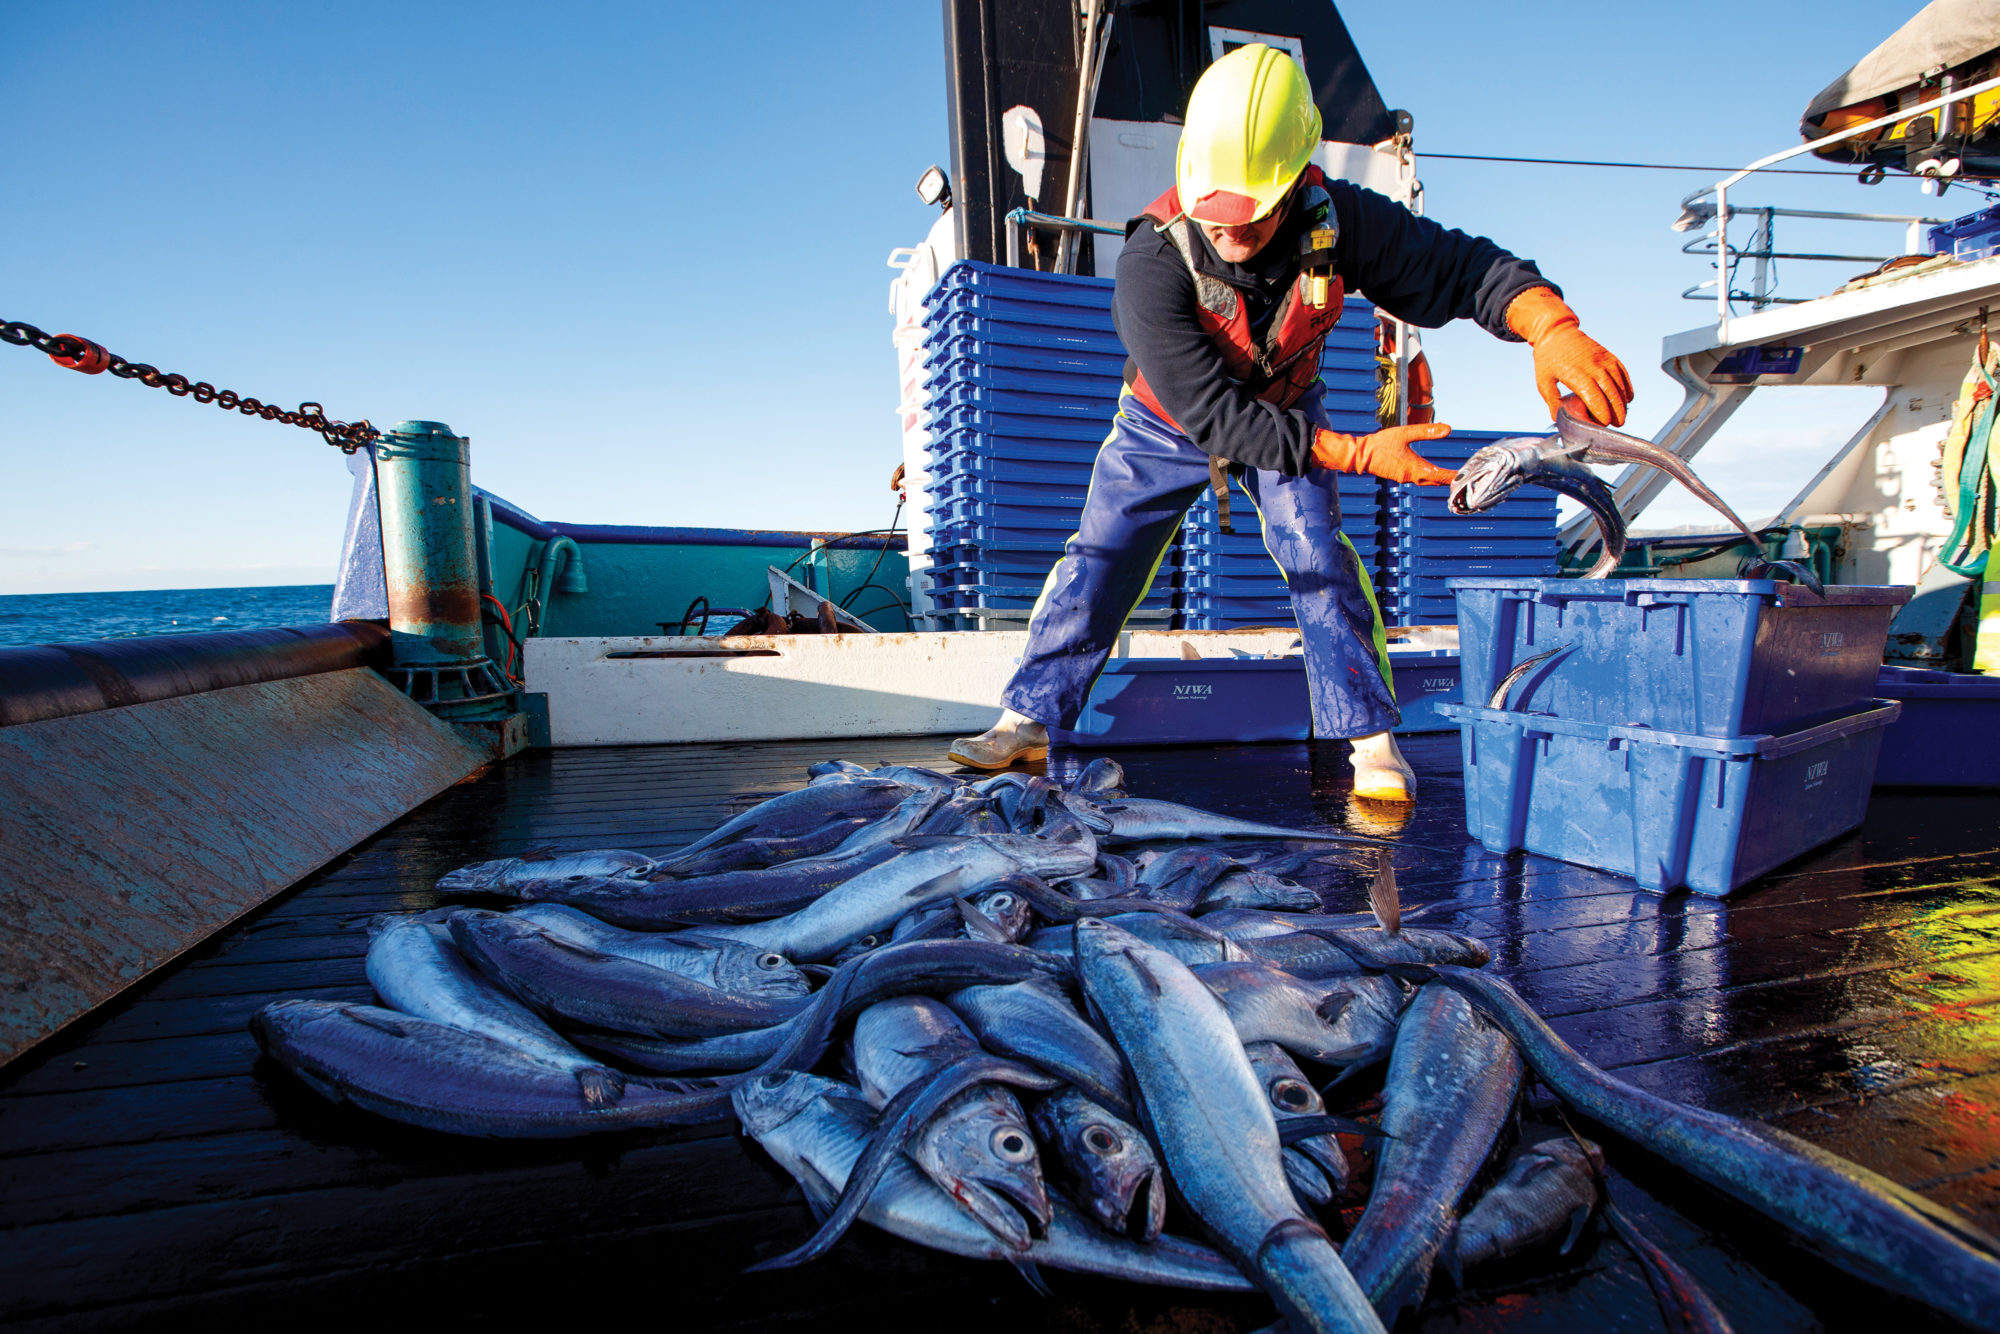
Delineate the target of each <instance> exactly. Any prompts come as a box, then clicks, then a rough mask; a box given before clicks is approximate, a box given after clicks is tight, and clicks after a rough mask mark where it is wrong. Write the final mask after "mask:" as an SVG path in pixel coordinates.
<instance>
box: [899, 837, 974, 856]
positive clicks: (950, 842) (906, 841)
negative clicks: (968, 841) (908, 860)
mask: <svg viewBox="0 0 2000 1334" xmlns="http://www.w3.org/2000/svg"><path fill="white" fill-rule="evenodd" d="M964 841H965V838H964V836H963V835H961V834H905V835H903V836H902V837H901V838H892V839H890V840H889V846H890V847H892V848H901V849H902V850H903V851H904V852H922V851H923V850H924V849H925V848H949V847H954V846H956V845H958V844H960V843H963V842H964Z"/></svg>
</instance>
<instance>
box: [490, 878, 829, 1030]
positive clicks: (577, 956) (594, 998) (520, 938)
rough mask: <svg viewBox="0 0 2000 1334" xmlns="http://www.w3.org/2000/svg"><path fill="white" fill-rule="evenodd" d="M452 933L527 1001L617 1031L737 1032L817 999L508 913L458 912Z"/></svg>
mask: <svg viewBox="0 0 2000 1334" xmlns="http://www.w3.org/2000/svg"><path fill="white" fill-rule="evenodd" d="M451 938H452V940H453V941H454V942H456V943H457V945H458V950H459V953H461V954H463V955H464V956H465V957H466V958H467V959H468V960H469V961H470V962H471V963H472V965H473V966H474V967H476V968H477V969H479V971H480V972H482V973H484V974H486V976H488V977H490V978H492V979H493V980H494V981H496V982H498V983H499V984H500V985H501V986H503V987H505V988H507V990H509V991H511V992H513V993H514V994H515V995H516V996H518V997H520V998H521V999H522V1000H524V1001H526V1002H527V1003H528V1004H529V1005H532V1006H534V1007H535V1008H536V1009H538V1010H540V1011H542V1012H543V1013H545V1014H554V1015H560V1016H562V1017H563V1018H565V1019H567V1020H570V1021H571V1022H573V1023H578V1024H585V1025H588V1026H589V1027H591V1028H599V1029H605V1030H608V1031H610V1032H614V1033H637V1034H641V1035H644V1036H649V1037H689V1038H692V1037H708V1036H711V1035H714V1034H718V1033H737V1032H743V1031H746V1030H750V1029H760V1028H768V1027H770V1026H772V1025H773V1024H777V1023H781V1022H783V1021H784V1020H786V1019H789V1018H792V1017H793V1016H795V1015H797V1014H799V1013H800V1012H801V1011H802V1010H804V1009H805V1007H806V1006H807V1005H809V1004H810V1003H811V1002H810V1000H809V999H808V998H806V997H803V996H793V997H783V998H777V999H767V998H764V997H759V996H745V995H739V994H737V993H735V992H729V991H723V990H721V989H720V988H717V987H710V986H705V985H703V984H702V983H700V982H696V981H694V980H693V979H692V978H688V977H684V976H682V975H681V974H679V973H675V972H670V971H668V970H667V969H665V968H656V967H654V966H653V965H651V964H647V963H641V962H639V961H638V960H637V959H629V958H622V957H620V956H618V955H615V954H604V953H601V952H599V951H597V950H594V949H590V948H588V947H586V946H583V945H578V944H575V943H574V942H572V941H568V940H565V939H563V938H562V937H560V936H556V935H553V934H551V933H550V932H549V931H547V930H545V929H544V928H542V927H540V926H537V925H535V924H534V923H533V922H528V921H523V920H520V919H517V918H515V917H514V916H513V915H511V914H507V913H496V912H485V911H482V910H477V909H475V910H472V911H468V912H457V913H453V914H452V916H451Z"/></svg>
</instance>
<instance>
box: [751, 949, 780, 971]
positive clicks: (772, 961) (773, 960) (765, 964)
mask: <svg viewBox="0 0 2000 1334" xmlns="http://www.w3.org/2000/svg"><path fill="white" fill-rule="evenodd" d="M757 966H758V967H759V968H783V967H784V966H785V956H784V955H782V954H779V953H777V952H775V951H773V952H772V953H770V954H760V955H758V956H757Z"/></svg>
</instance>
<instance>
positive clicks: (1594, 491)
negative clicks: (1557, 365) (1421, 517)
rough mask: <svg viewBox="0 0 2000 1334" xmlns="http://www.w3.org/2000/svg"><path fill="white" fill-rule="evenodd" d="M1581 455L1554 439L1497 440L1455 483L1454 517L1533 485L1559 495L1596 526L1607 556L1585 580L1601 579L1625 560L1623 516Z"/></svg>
mask: <svg viewBox="0 0 2000 1334" xmlns="http://www.w3.org/2000/svg"><path fill="white" fill-rule="evenodd" d="M1564 415H1565V416H1567V415H1568V414H1567V413H1565V414H1564ZM1581 452H1582V451H1580V450H1577V449H1572V448H1571V447H1569V446H1568V445H1565V444H1564V443H1563V442H1562V441H1561V440H1560V439H1559V438H1557V437H1554V436H1510V437H1508V438H1507V439H1505V440H1496V441H1494V442H1493V443H1492V444H1490V445H1487V446H1486V447H1485V448H1484V449H1481V450H1479V451H1478V452H1477V453H1475V454H1474V455H1473V456H1472V457H1471V458H1469V459H1467V460H1466V461H1465V465H1464V466H1463V467H1461V468H1460V469H1459V470H1458V474H1457V475H1456V476H1455V477H1453V478H1452V479H1451V492H1450V501H1451V509H1452V513H1454V514H1476V513H1478V512H1479V511H1481V510H1486V509H1491V508H1492V507H1493V506H1495V505H1497V504H1499V503H1500V502H1501V501H1503V500H1505V499H1506V498H1507V497H1508V496H1510V495H1512V494H1513V493H1514V492H1515V491H1517V490H1519V489H1520V488H1521V487H1523V486H1526V485H1528V484H1530V483H1533V484H1534V485H1537V486H1545V487H1547V488H1548V489H1549V490H1551V491H1559V492H1561V493H1562V494H1563V495H1566V496H1568V497H1570V498H1571V499H1572V500H1576V501H1578V502H1580V503H1581V504H1582V505H1583V507H1584V508H1585V509H1586V510H1588V511H1590V517H1591V518H1592V519H1594V520H1596V521H1597V531H1598V535H1599V537H1600V538H1601V539H1602V541H1603V543H1604V551H1603V554H1601V555H1600V556H1599V557H1598V558H1597V563H1596V564H1595V565H1593V566H1591V568H1590V572H1589V573H1588V574H1586V575H1584V578H1586V579H1602V578H1604V577H1606V576H1607V575H1609V574H1610V573H1611V572H1612V571H1613V570H1615V569H1617V568H1618V562H1619V561H1621V560H1623V559H1624V558H1625V517H1624V516H1623V515H1622V514H1620V513H1619V512H1618V500H1617V498H1616V497H1615V496H1613V495H1612V493H1611V488H1610V487H1609V486H1607V485H1605V483H1604V479H1603V478H1602V477H1599V476H1598V475H1597V474H1596V473H1594V472H1592V471H1591V470H1590V469H1589V468H1587V467H1585V466H1584V464H1583V461H1582V460H1581V459H1580V458H1579V457H1578V455H1579V454H1580V453H1581Z"/></svg>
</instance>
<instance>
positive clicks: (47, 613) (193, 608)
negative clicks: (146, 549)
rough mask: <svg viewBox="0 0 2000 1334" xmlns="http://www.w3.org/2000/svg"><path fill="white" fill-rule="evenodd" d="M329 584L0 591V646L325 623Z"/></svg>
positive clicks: (329, 604)
mask: <svg viewBox="0 0 2000 1334" xmlns="http://www.w3.org/2000/svg"><path fill="white" fill-rule="evenodd" d="M332 608H333V585H332V584H288V585H280V586H277V587H272V588H165V589H159V590H156V591H154V592H149V593H16V594H11V595H7V596H0V645H11V644H57V643H62V642H65V641H68V640H77V639H128V638H131V637H132V636H135V635H189V634H201V633H205V632H209V631H215V630H262V629H265V628H268V627H270V626H276V625H324V624H325V623H326V620H327V614H328V613H329V612H330V611H331V610H332Z"/></svg>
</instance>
